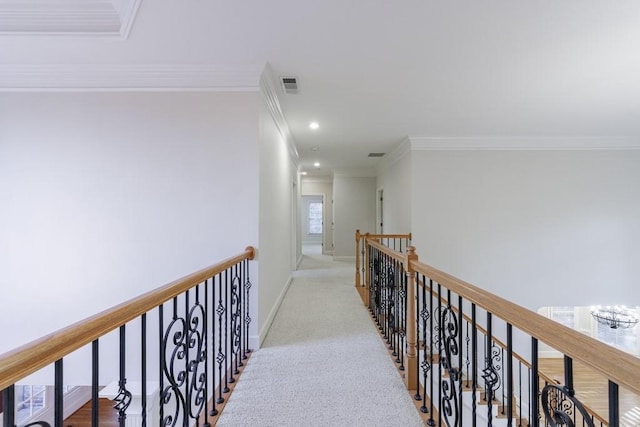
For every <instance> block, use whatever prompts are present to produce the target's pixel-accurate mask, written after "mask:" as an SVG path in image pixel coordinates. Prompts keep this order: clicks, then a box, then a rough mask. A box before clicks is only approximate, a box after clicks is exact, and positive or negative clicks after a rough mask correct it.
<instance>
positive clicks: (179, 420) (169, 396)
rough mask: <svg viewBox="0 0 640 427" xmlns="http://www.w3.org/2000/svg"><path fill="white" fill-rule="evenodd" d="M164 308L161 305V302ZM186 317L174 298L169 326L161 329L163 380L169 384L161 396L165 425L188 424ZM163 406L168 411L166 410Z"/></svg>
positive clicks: (162, 386)
mask: <svg viewBox="0 0 640 427" xmlns="http://www.w3.org/2000/svg"><path fill="white" fill-rule="evenodd" d="M160 307H161V308H162V306H160ZM162 313H163V310H162V309H161V310H160V322H161V323H160V324H161V325H162V324H163V314H162ZM186 322H187V321H186V319H185V318H182V317H179V316H178V298H177V297H176V298H173V300H172V313H171V321H170V322H169V325H168V326H167V328H166V329H164V330H163V328H161V329H160V331H161V334H162V335H161V339H160V343H161V349H160V356H161V360H160V363H161V365H160V366H161V367H162V370H161V375H160V380H161V384H164V383H163V379H166V381H167V383H168V384H167V385H166V386H164V385H161V388H160V390H161V393H162V394H161V399H162V403H163V405H164V408H161V414H162V416H161V417H162V418H161V423H163V425H164V426H172V427H173V426H176V425H179V424H182V425H186V424H187V419H188V416H189V411H188V410H187V402H188V401H187V400H186V398H185V390H184V386H185V382H186V381H187V376H188V373H187V370H186V369H183V366H184V363H183V360H184V359H185V358H186V357H187V355H186V353H187V352H188V351H189V350H188V342H187V340H188V336H187V335H188V333H187V325H186ZM164 409H168V410H169V413H168V414H167V415H165V414H164Z"/></svg>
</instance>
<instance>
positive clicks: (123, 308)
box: [0, 246, 255, 390]
mask: <svg viewBox="0 0 640 427" xmlns="http://www.w3.org/2000/svg"><path fill="white" fill-rule="evenodd" d="M254 257H255V249H254V248H253V247H252V246H249V247H247V248H246V249H245V251H244V252H242V253H241V254H239V255H236V256H233V257H230V258H227V259H225V260H224V261H221V262H219V263H217V264H214V265H211V266H209V267H206V268H203V269H202V270H199V271H196V272H195V273H192V274H189V275H188V276H185V277H183V278H181V279H178V280H175V281H173V282H171V283H168V284H166V285H164V286H162V287H160V288H158V289H156V290H153V291H150V292H147V293H145V294H142V295H140V296H138V297H136V298H133V299H131V300H129V301H127V302H124V303H122V304H119V305H116V306H115V307H112V308H110V309H107V310H105V311H103V312H101V313H98V314H96V315H93V316H91V317H88V318H86V319H84V320H81V321H79V322H76V323H74V324H72V325H70V326H68V327H66V328H63V329H60V330H58V331H56V332H53V333H51V334H49V335H45V336H43V337H42V338H39V339H37V340H35V341H32V342H30V343H28V344H25V345H23V346H21V347H18V348H16V349H14V350H12V351H9V352H7V353H4V354H2V355H0V390H4V389H5V388H7V387H9V386H10V385H12V384H14V383H16V382H17V381H19V380H21V379H22V378H24V377H26V376H28V375H31V374H33V373H34V372H36V371H38V370H40V369H42V368H44V367H46V366H48V365H50V364H52V363H54V362H55V361H57V360H59V359H61V358H63V357H64V356H66V355H68V354H70V353H72V352H74V351H75V350H77V349H79V348H81V347H83V346H85V345H87V344H89V343H91V342H93V341H94V340H96V339H98V338H100V337H101V336H103V335H105V334H107V333H109V332H111V331H113V330H114V329H116V328H118V327H120V326H122V325H124V324H125V323H127V322H130V321H131V320H133V319H136V318H137V317H139V316H142V315H143V314H144V313H146V312H148V311H150V310H153V309H154V308H156V307H157V306H159V305H161V304H163V303H165V302H167V301H169V300H171V299H172V298H174V297H177V296H178V295H180V294H182V293H184V292H186V291H188V290H189V289H191V288H192V287H194V286H195V285H197V284H199V283H202V282H203V281H204V280H206V279H209V278H211V277H213V276H216V275H218V274H219V273H221V272H223V271H225V270H226V269H228V268H229V267H232V266H234V265H236V264H237V263H239V262H241V261H244V260H252V259H254Z"/></svg>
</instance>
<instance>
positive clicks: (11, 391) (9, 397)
mask: <svg viewBox="0 0 640 427" xmlns="http://www.w3.org/2000/svg"><path fill="white" fill-rule="evenodd" d="M2 409H3V412H2V424H3V425H5V426H13V425H15V423H16V412H15V411H16V386H15V385H10V386H9V387H7V388H5V389H4V390H3V391H2Z"/></svg>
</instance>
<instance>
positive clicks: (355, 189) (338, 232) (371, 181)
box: [333, 175, 376, 259]
mask: <svg viewBox="0 0 640 427" xmlns="http://www.w3.org/2000/svg"><path fill="white" fill-rule="evenodd" d="M375 221H376V179H375V177H351V176H338V175H337V176H335V177H334V178H333V222H334V235H333V240H334V242H333V243H334V249H333V256H334V258H335V259H342V258H354V257H355V233H356V230H358V229H359V230H361V231H362V230H374V229H375Z"/></svg>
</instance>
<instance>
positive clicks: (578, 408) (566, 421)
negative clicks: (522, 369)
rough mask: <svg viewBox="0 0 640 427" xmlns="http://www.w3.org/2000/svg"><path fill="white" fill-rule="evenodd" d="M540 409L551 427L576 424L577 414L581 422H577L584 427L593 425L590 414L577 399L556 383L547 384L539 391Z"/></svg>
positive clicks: (569, 426)
mask: <svg viewBox="0 0 640 427" xmlns="http://www.w3.org/2000/svg"><path fill="white" fill-rule="evenodd" d="M541 400H542V410H543V411H544V416H545V419H546V423H547V425H549V426H551V427H558V426H566V427H574V426H575V425H576V418H577V417H576V416H577V415H578V414H579V415H580V417H581V418H582V422H581V423H580V422H578V424H580V425H582V426H586V427H594V423H593V420H592V419H591V416H590V415H589V413H588V412H587V410H586V409H585V407H584V406H583V405H582V403H580V401H579V400H578V399H576V397H575V396H574V395H573V393H570V392H569V391H567V390H566V389H565V388H563V387H560V386H558V385H556V384H547V385H546V386H545V387H544V388H543V389H542V393H541Z"/></svg>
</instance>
